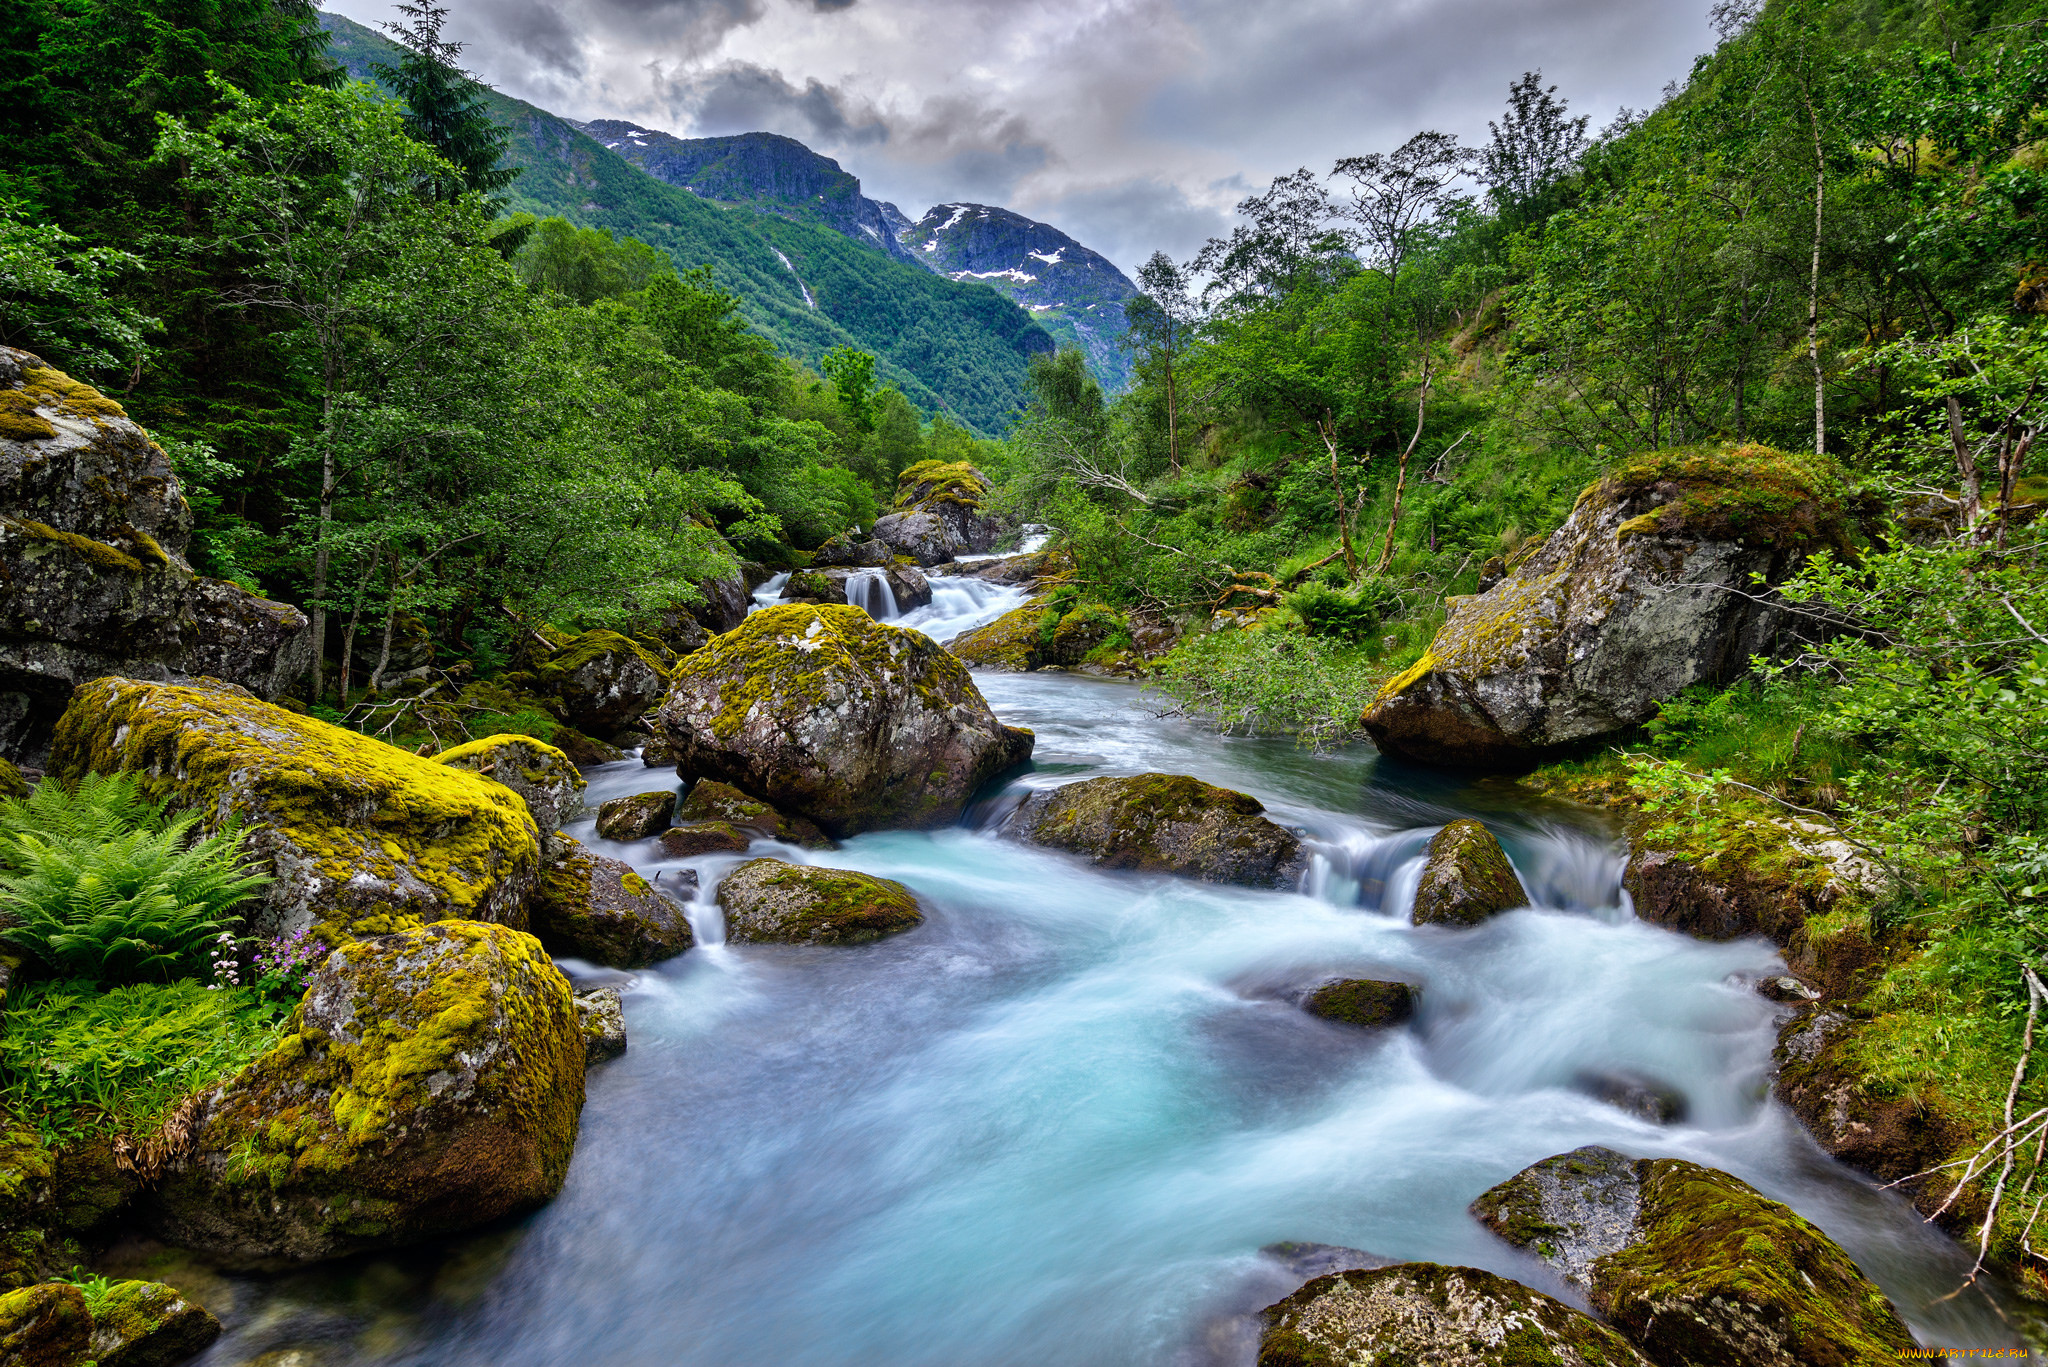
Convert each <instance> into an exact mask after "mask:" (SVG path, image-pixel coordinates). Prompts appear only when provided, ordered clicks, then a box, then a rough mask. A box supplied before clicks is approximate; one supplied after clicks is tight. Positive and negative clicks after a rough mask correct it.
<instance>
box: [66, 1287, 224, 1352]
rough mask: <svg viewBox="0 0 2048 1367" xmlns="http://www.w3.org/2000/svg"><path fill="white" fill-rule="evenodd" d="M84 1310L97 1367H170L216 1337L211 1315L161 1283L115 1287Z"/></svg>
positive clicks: (217, 1329)
mask: <svg viewBox="0 0 2048 1367" xmlns="http://www.w3.org/2000/svg"><path fill="white" fill-rule="evenodd" d="M89 1304H90V1308H91V1312H92V1343H91V1350H90V1351H91V1356H92V1359H93V1361H94V1363H95V1364H97V1367H176V1365H177V1364H178V1363H181V1362H185V1361H187V1360H188V1359H190V1358H194V1357H197V1356H198V1355H199V1354H200V1353H202V1352H204V1351H206V1349H207V1348H208V1347H209V1346H210V1345H211V1344H212V1343H213V1341H214V1340H215V1339H217V1338H219V1337H220V1321H219V1320H218V1319H216V1318H214V1315H213V1312H212V1311H210V1310H208V1309H207V1308H206V1307H205V1306H203V1305H198V1304H196V1303H194V1302H192V1301H189V1300H187V1299H185V1297H184V1296H182V1295H180V1294H179V1293H178V1292H177V1291H175V1290H173V1289H172V1288H171V1287H168V1286H165V1285H164V1284H163V1283H162V1282H140V1281H120V1282H115V1283H113V1284H112V1285H110V1286H108V1287H107V1288H106V1289H105V1290H104V1291H103V1292H101V1293H100V1294H99V1295H97V1296H95V1297H94V1298H93V1300H92V1301H91V1302H90V1303H89Z"/></svg>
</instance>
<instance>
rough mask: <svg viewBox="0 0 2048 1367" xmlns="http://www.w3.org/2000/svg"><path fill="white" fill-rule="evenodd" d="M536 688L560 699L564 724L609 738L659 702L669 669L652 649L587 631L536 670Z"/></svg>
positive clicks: (611, 634) (612, 634)
mask: <svg viewBox="0 0 2048 1367" xmlns="http://www.w3.org/2000/svg"><path fill="white" fill-rule="evenodd" d="M533 686H534V687H535V688H536V689H538V690H539V691H540V692H542V693H545V694H550V695H552V696H553V697H555V698H557V699H559V700H560V703H559V709H558V710H559V713H560V715H561V718H562V720H563V721H565V722H567V723H568V724H569V725H571V726H573V727H575V728H576V729H577V730H579V731H585V732H589V733H591V734H593V735H599V736H608V735H610V734H611V733H612V732H614V731H617V730H619V729H620V728H621V727H625V726H630V725H632V724H633V723H634V722H637V721H638V720H640V718H641V717H643V716H645V715H646V713H647V711H648V709H650V708H652V707H653V706H654V705H655V704H656V703H658V702H660V701H661V694H662V690H663V689H664V688H666V687H667V686H668V671H667V670H665V669H663V668H662V664H661V661H660V660H658V659H656V658H655V657H654V655H653V654H651V653H650V652H649V651H648V649H647V648H646V647H645V646H643V645H641V644H640V643H639V642H638V641H635V640H633V639H632V638H630V637H627V636H622V635H620V634H619V633H618V632H616V631H586V632H584V633H583V634H582V635H581V636H578V637H576V638H575V639H574V640H572V641H570V642H569V643H568V644H567V645H565V646H563V647H562V648H561V649H559V650H557V651H555V652H554V653H553V654H552V655H550V656H548V657H547V658H546V659H545V660H543V661H542V662H541V663H540V665H539V666H538V667H537V668H536V669H534V670H533Z"/></svg>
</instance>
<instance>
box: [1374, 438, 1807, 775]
mask: <svg viewBox="0 0 2048 1367" xmlns="http://www.w3.org/2000/svg"><path fill="white" fill-rule="evenodd" d="M1838 479H1839V476H1838V475H1837V474H1836V473H1835V472H1834V471H1833V470H1832V468H1831V467H1827V466H1826V465H1824V464H1823V463H1822V462H1819V461H1817V460H1815V459H1813V458H1812V457H1800V456H1794V455H1788V454H1786V453H1784V452H1781V451H1774V450H1771V449H1770V448H1768V447H1763V446H1744V447H1739V448H1695V449H1689V450H1683V451H1668V452H1657V453H1652V454H1650V455H1645V456H1640V457H1637V458H1635V459H1634V460H1631V461H1629V462H1627V463H1625V464H1624V465H1622V466H1621V467H1620V468H1619V469H1618V470H1616V471H1615V473H1614V474H1613V475H1611V476H1609V477H1608V478H1607V479H1604V480H1602V481H1601V482H1600V483H1598V484H1596V485H1594V486H1593V487H1591V488H1590V489H1588V490H1586V492H1585V493H1583V494H1581V495H1580V496H1579V501H1578V505H1577V507H1575V508H1574V509H1573V510H1572V514H1571V516H1570V517H1569V518H1568V519H1566V521H1565V524H1564V526H1562V527H1560V528H1559V529H1558V530H1557V531H1556V532H1555V533H1553V534H1552V535H1551V537H1550V538H1549V539H1548V540H1547V541H1545V542H1544V543H1543V544H1542V546H1541V547H1540V548H1539V549H1537V550H1536V551H1535V552H1534V553H1533V554H1531V555H1529V556H1528V557H1527V558H1526V559H1524V560H1522V561H1521V562H1520V563H1519V564H1517V565H1515V566H1514V567H1513V571H1512V573H1510V574H1509V575H1508V576H1507V578H1505V579H1503V580H1502V581H1501V582H1500V583H1498V584H1496V585H1495V586H1494V587H1493V588H1491V589H1489V590H1487V591H1486V592H1485V593H1482V594H1478V595H1476V596H1474V597H1469V598H1457V599H1453V600H1452V602H1451V612H1450V617H1449V619H1448V620H1447V621H1445V623H1444V625H1443V627H1442V629H1441V630H1439V631H1438V632H1437V635H1436V639H1435V640H1434V641H1432V642H1431V643H1430V647H1429V651H1428V653H1427V654H1425V655H1424V656H1423V657H1422V658H1421V659H1420V660H1418V661H1416V663H1415V665H1414V666H1413V667H1412V668H1410V669H1409V670H1407V671H1406V672H1404V673H1402V674H1400V675H1399V676H1397V677H1395V678H1394V679H1391V680H1389V681H1388V683H1387V684H1386V686H1385V687H1384V688H1383V689H1381V690H1380V694H1379V696H1378V698H1377V699H1376V700H1375V701H1374V702H1373V704H1372V706H1371V707H1370V708H1369V709H1368V710H1367V711H1366V714H1365V727H1366V730H1367V731H1369V732H1370V733H1371V735H1372V738H1373V740H1374V742H1375V743H1377V744H1378V746H1379V747H1380V749H1381V750H1382V751H1384V752H1385V753H1387V754H1390V755H1396V756H1400V757H1402V758H1405V759H1414V760H1421V761H1424V762H1427V763H1433V764H1446V765H1456V766H1462V767H1468V768H1477V769H1513V768H1521V767H1527V766H1529V765H1531V764H1534V763H1536V762H1539V761H1541V760H1543V759H1545V758H1547V757H1550V756H1555V755H1558V754H1561V753H1566V752H1569V751H1572V750H1574V749H1576V748H1578V747H1581V746H1584V745H1586V744H1588V743H1590V742H1594V741H1598V740H1601V739H1604V738H1606V737H1610V736H1613V735H1616V734H1617V733H1620V732H1624V731H1627V730H1628V729H1629V728H1631V727H1634V726H1639V725H1641V724H1642V723H1644V722H1646V721H1648V720H1649V719H1650V718H1651V717H1653V716H1655V715H1656V711H1657V704H1658V703H1660V702H1662V701H1663V700H1664V699H1666V698H1670V697H1674V696H1676V695H1677V694H1678V693H1679V692H1680V691H1681V690H1683V689H1685V688H1688V687H1691V686H1692V685H1694V684H1702V683H1704V684H1725V683H1727V682H1729V681H1730V680H1732V679H1734V678H1736V677H1737V676H1739V675H1740V674H1742V673H1743V672H1744V671H1745V670H1747V669H1748V668H1749V661H1750V659H1751V657H1753V656H1756V655H1768V654H1772V653H1774V652H1775V651H1777V650H1779V649H1780V648H1782V647H1784V646H1785V645H1787V644H1788V643H1790V642H1791V641H1792V640H1794V639H1796V637H1797V634H1798V633H1797V630H1796V628H1795V622H1794V619H1792V618H1791V617H1790V616H1789V614H1788V613H1787V612H1786V611H1785V609H1784V607H1783V605H1782V604H1781V603H1780V602H1779V601H1778V600H1777V599H1776V597H1775V596H1774V595H1773V594H1772V593H1771V592H1770V590H1769V588H1768V587H1761V588H1760V587H1758V584H1759V581H1760V582H1761V584H1763V585H1765V586H1768V585H1772V584H1777V583H1780V582H1782V581H1783V580H1784V579H1785V578H1786V577H1787V576H1788V575H1790V574H1791V573H1792V572H1794V571H1795V570H1797V569H1798V568H1799V567H1800V565H1802V564H1803V563H1804V562H1805V560H1806V558H1807V556H1808V554H1809V553H1811V552H1812V551H1814V550H1816V549H1820V548H1823V547H1829V546H1838V545H1842V544H1845V543H1844V542H1843V532H1842V528H1841V511H1840V505H1839V502H1838V501H1837V499H1836V498H1835V494H1834V486H1835V483H1836V482H1837V480H1838Z"/></svg>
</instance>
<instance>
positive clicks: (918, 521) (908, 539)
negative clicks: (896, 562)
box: [875, 509, 953, 566]
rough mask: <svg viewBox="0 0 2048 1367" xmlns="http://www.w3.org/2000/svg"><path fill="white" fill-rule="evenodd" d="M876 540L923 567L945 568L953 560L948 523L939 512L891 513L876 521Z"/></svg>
mask: <svg viewBox="0 0 2048 1367" xmlns="http://www.w3.org/2000/svg"><path fill="white" fill-rule="evenodd" d="M875 537H876V539H877V540H879V541H881V542H883V543H885V544H886V545H887V546H888V547H889V549H890V551H891V552H892V553H894V554H897V555H905V556H908V557H910V558H911V559H912V560H915V561H916V562H917V563H918V564H919V565H925V566H930V565H943V564H945V563H946V562H947V561H948V560H951V559H952V558H953V547H952V545H951V543H950V541H949V539H948V538H947V536H946V527H945V524H944V523H942V522H940V521H939V518H938V515H937V514H936V513H929V512H925V511H924V510H922V509H912V510H911V511H909V512H901V513H887V514H885V515H883V516H882V517H880V518H877V519H876V521H875Z"/></svg>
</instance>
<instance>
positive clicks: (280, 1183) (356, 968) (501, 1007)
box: [144, 921, 584, 1267]
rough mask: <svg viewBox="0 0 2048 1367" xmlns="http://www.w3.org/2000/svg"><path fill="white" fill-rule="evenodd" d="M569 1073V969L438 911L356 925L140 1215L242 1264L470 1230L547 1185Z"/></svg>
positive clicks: (578, 1051) (532, 947) (170, 1236)
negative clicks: (409, 921) (401, 924)
mask: <svg viewBox="0 0 2048 1367" xmlns="http://www.w3.org/2000/svg"><path fill="white" fill-rule="evenodd" d="M583 1070H584V1040H583V1031H582V1028H581V1026H580V1025H579V1023H578V1021H577V1016H576V1009H575V1005H574V1002H573V1000H572V998H571V993H570V989H569V984H568V981H567V980H566V979H564V978H563V977H562V975H561V973H560V972H559V971H558V970H557V969H556V968H555V966H554V964H553V963H552V962H551V961H550V960H549V959H548V957H547V954H546V953H545V952H544V951H543V950H542V948H541V946H540V943H539V942H538V941H537V940H535V939H534V938H533V937H532V936H530V935H526V934H522V933H520V932H518V931H513V930H508V929H506V928H504V927H503V926H495V925H487V924H484V923H482V922H476V921H444V922H440V923H438V924H435V925H431V926H427V927H425V928H423V929H420V930H412V931H406V932H403V933H400V934H395V935H385V936H379V937H377V938H374V939H368V940H359V941H355V942H353V943H350V944H348V945H345V946H343V947H342V948H341V949H338V950H336V951H334V952H333V953H332V954H330V955H328V957H327V958H326V959H325V960H324V961H323V962H322V963H321V964H320V965H319V966H318V967H317V968H315V969H314V971H313V973H312V975H311V977H310V980H309V983H308V986H307V989H306V994H305V996H304V998H303V999H302V1000H301V1001H300V1004H299V1007H298V1009H297V1010H296V1011H295V1012H294V1013H293V1015H292V1017H291V1019H290V1020H289V1021H288V1022H287V1025H286V1032H285V1035H284V1037H283V1039H282V1040H281V1041H280V1042H279V1044H278V1045H277V1047H276V1048H274V1049H272V1050H271V1051H270V1052H269V1053H267V1054H265V1055H264V1056H262V1057H261V1058H259V1059H257V1060H256V1061H255V1062H254V1063H252V1064H250V1065H249V1066H248V1067H247V1068H246V1069H244V1070H243V1071H242V1072H241V1073H240V1074H238V1075H237V1076H236V1077H234V1078H233V1079H232V1080H230V1081H229V1082H227V1083H226V1084H225V1085H223V1086H222V1087H220V1088H219V1089H217V1090H216V1091H214V1092H212V1093H210V1094H208V1095H207V1097H206V1098H205V1101H204V1104H203V1107H202V1110H201V1113H200V1118H199V1121H198V1125H197V1130H196V1135H195V1138H194V1140H193V1143H192V1148H191V1152H190V1155H189V1157H187V1158H185V1159H183V1160H182V1161H181V1162H179V1163H178V1164H177V1165H176V1166H175V1167H174V1168H173V1169H172V1170H171V1171H170V1172H169V1173H168V1174H167V1175H166V1177H165V1178H164V1181H163V1184H162V1185H161V1186H160V1187H159V1188H158V1190H157V1191H156V1192H155V1193H154V1194H153V1195H151V1196H150V1197H149V1198H147V1200H146V1203H145V1206H144V1214H145V1216H146V1219H147V1221H148V1223H149V1225H150V1226H151V1227H152V1228H153V1229H154V1230H155V1231H156V1233H157V1234H158V1235H159V1236H160V1237H162V1238H164V1239H165V1240H166V1241H167V1242H170V1243H174V1244H178V1245H180V1246H183V1247H186V1248H191V1249H195V1250H197V1251H199V1252H202V1253H205V1254H208V1255H210V1256H211V1257H213V1258H215V1259H217V1260H219V1261H220V1262H222V1263H223V1264H225V1265H229V1266H248V1267H255V1266H266V1265H274V1264H281V1263H293V1262H307V1261H312V1260H316V1259H322V1258H332V1257H338V1256H341V1255H344V1254H348V1253H355V1252H360V1251H363V1250H367V1249H376V1248H391V1247H396V1246H399V1245H403V1244H408V1243H413V1242H416V1241H418V1240H421V1239H428V1238H433V1237H436V1236H439V1235H445V1234H451V1233H455V1232H457V1231H460V1230H464V1229H470V1228H474V1227H475V1226H478V1225H481V1224H486V1223H488V1222H490V1221H492V1220H495V1219H498V1218H499V1217H501V1216H504V1215H508V1214H512V1213H514V1212H517V1211H521V1210H527V1209H531V1208H532V1207H534V1206H537V1205H539V1204H541V1203H542V1202H545V1201H547V1200H549V1199H551V1198H552V1197H553V1196H554V1195H555V1193H556V1192H557V1191H558V1190H560V1188H561V1185H562V1179H563V1177H564V1176H565V1175H566V1174H567V1172H568V1167H569V1154H570V1151H571V1149H573V1148H574V1146H575V1142H576V1129H577V1119H578V1115H579V1113H580V1112H581V1110H582V1108H583Z"/></svg>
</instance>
